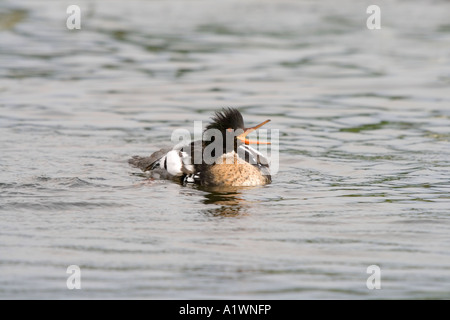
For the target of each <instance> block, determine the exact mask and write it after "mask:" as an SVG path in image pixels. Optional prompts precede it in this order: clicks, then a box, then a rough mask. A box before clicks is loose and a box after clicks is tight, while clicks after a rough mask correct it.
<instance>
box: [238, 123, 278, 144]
mask: <svg viewBox="0 0 450 320" xmlns="http://www.w3.org/2000/svg"><path fill="white" fill-rule="evenodd" d="M269 121H270V120H266V121H264V122H262V123H260V124H258V125H257V126H254V127H251V128H245V129H244V132H243V133H241V134H240V135H238V136H237V137H236V138H238V139H239V140H241V141H242V142H243V143H245V144H270V142H267V141H257V140H249V139H247V138H246V137H247V135H248V134H249V133H251V132H253V131H255V130H257V129H259V128H261V127H262V126H263V125H265V124H266V123H267V122H269Z"/></svg>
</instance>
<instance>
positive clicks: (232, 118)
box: [206, 108, 245, 133]
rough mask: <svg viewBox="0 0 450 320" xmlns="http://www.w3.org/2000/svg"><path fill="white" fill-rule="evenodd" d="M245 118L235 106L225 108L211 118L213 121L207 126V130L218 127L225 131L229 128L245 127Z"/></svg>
mask: <svg viewBox="0 0 450 320" xmlns="http://www.w3.org/2000/svg"><path fill="white" fill-rule="evenodd" d="M244 127H245V126H244V118H243V117H242V114H241V113H240V112H239V110H237V109H235V108H223V109H222V111H218V112H216V113H215V115H214V116H213V117H212V118H211V123H210V124H209V125H208V126H206V130H209V129H217V130H219V131H220V132H222V133H225V132H226V131H227V130H228V129H232V130H238V129H242V130H243V129H244Z"/></svg>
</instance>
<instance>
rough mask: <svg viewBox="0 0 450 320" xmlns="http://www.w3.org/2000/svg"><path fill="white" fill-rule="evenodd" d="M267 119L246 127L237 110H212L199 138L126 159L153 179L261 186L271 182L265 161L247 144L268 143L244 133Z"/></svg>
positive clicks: (247, 132)
mask: <svg viewBox="0 0 450 320" xmlns="http://www.w3.org/2000/svg"><path fill="white" fill-rule="evenodd" d="M269 121H270V120H266V121H264V122H263V123H260V124H259V125H257V126H254V127H250V128H245V126H244V119H243V117H242V115H241V113H240V112H239V111H238V110H237V109H234V108H227V109H223V110H222V111H221V112H216V113H215V115H214V117H213V118H212V122H211V123H210V124H209V125H208V126H207V127H206V129H205V131H204V132H203V139H202V140H198V141H194V142H192V143H190V144H188V145H185V146H176V147H174V148H168V149H161V150H159V151H156V152H155V153H153V154H152V155H151V156H149V157H139V156H134V157H133V158H132V159H130V160H129V161H128V162H129V163H130V164H131V165H132V166H134V167H137V168H139V169H141V170H142V171H144V172H149V173H150V177H152V178H160V179H175V180H179V181H181V182H182V183H197V184H200V185H203V186H230V187H240V186H258V185H264V184H267V183H270V182H271V176H270V170H269V163H268V160H267V159H266V158H265V157H264V156H263V155H262V154H261V153H260V152H259V151H257V150H255V149H253V148H251V147H250V146H249V144H270V143H269V142H261V141H255V140H249V139H248V138H247V135H248V134H249V133H251V132H253V131H255V130H257V129H258V128H260V127H262V126H263V125H265V124H266V123H267V122H269ZM220 138H221V139H220ZM216 140H217V141H216ZM220 140H222V141H220ZM199 155H200V157H199ZM199 159H200V160H199Z"/></svg>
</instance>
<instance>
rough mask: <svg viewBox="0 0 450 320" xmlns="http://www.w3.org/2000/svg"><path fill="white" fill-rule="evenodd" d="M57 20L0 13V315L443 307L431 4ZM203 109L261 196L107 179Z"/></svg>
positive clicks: (130, 6)
mask: <svg viewBox="0 0 450 320" xmlns="http://www.w3.org/2000/svg"><path fill="white" fill-rule="evenodd" d="M72 2H73V1H50V0H40V1H25V0H18V1H17V0H14V1H13V0H0V147H1V156H0V298H12V299H17V298H44V299H49V298H63V299H69V298H149V299H158V298H162V299H165V298H195V299H197V298H213V299H215V298H237V299H240V298H255V299H266V298H267V299H314V298H318V299H328V298H338V299H344V298H358V299H361V298H362V299H366V298H368V299H372V298H450V289H449V288H450V286H449V284H450V224H449V222H450V219H449V218H450V216H449V213H450V143H449V140H450V23H449V17H448V13H449V12H450V3H448V2H447V1H400V0H396V1H378V3H377V4H378V5H379V6H380V7H381V10H382V11H381V12H382V16H381V17H382V20H381V22H382V29H381V30H368V29H367V27H366V19H367V18H368V14H367V13H366V8H367V7H368V6H369V5H370V4H372V3H371V2H368V1H347V0H345V1H339V6H337V4H336V3H335V2H334V1H320V2H319V1H317V2H316V1H238V0H230V1H203V0H198V1H143V0H142V1H106V0H97V1H85V2H84V1H75V2H77V3H76V4H78V5H79V6H80V7H81V10H82V24H81V27H82V28H81V30H68V29H67V28H66V19H67V17H68V14H66V9H67V7H68V6H69V5H71V4H74V3H72ZM224 106H234V107H238V108H240V110H241V111H242V113H243V114H244V117H245V119H246V121H247V123H249V124H257V123H259V122H261V121H263V120H265V119H268V118H270V119H271V120H272V121H271V123H270V125H268V128H271V129H279V130H280V154H279V161H280V169H279V172H278V173H277V174H276V175H274V176H273V183H272V184H270V185H268V186H264V187H259V188H253V189H242V190H237V191H235V192H228V193H224V192H222V193H220V192H214V191H212V190H205V189H201V188H197V187H193V186H180V185H178V184H175V183H172V182H164V181H147V180H145V178H144V177H142V175H140V174H139V173H138V171H137V170H134V169H133V168H130V167H129V166H128V164H127V159H128V158H129V157H130V156H132V155H135V154H140V155H145V154H150V153H151V152H153V151H155V150H157V149H158V148H160V147H163V146H167V145H170V144H171V142H170V136H171V133H172V131H173V130H174V129H177V128H187V129H192V128H193V121H204V122H206V121H208V119H209V117H210V116H211V114H212V112H214V111H216V110H219V109H221V108H222V107H224ZM69 265H78V266H79V267H80V268H81V272H82V278H81V280H82V289H81V290H68V289H67V287H66V280H67V277H68V274H66V269H67V267H68V266H69ZM370 265H378V266H379V267H380V268H381V286H382V288H381V290H369V289H368V288H367V287H366V280H367V278H368V277H369V275H370V274H367V273H366V269H367V267H368V266H370Z"/></svg>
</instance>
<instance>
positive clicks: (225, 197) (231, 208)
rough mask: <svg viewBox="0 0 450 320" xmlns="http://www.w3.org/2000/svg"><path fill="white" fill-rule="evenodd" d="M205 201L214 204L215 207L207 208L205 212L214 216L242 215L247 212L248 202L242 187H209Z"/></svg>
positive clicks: (207, 203)
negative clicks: (243, 195) (243, 194)
mask: <svg viewBox="0 0 450 320" xmlns="http://www.w3.org/2000/svg"><path fill="white" fill-rule="evenodd" d="M204 191H206V193H205V195H204V200H203V203H204V204H206V205H210V204H214V205H216V207H215V208H210V209H205V210H204V211H203V212H204V213H205V214H207V215H212V216H227V217H230V216H241V215H244V214H247V203H246V201H245V199H244V198H243V197H242V192H241V191H242V188H236V187H215V188H208V190H204Z"/></svg>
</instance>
